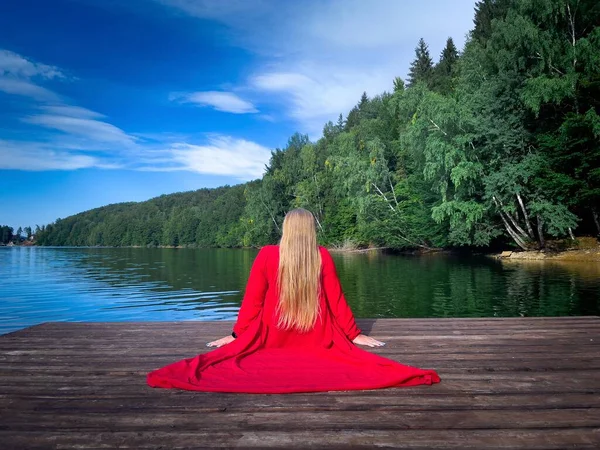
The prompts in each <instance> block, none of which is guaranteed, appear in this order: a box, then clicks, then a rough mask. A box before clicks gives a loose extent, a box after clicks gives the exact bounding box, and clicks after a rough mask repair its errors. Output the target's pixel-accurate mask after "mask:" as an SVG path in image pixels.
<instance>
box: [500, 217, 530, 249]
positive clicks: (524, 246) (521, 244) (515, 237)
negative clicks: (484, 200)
mask: <svg viewBox="0 0 600 450" xmlns="http://www.w3.org/2000/svg"><path fill="white" fill-rule="evenodd" d="M500 217H501V218H502V222H504V227H505V228H506V231H508V234H510V237H511V238H513V241H515V242H516V243H517V245H518V246H519V247H521V248H522V249H523V250H527V244H526V243H525V242H524V241H523V240H522V239H521V238H520V237H519V235H518V234H517V233H516V232H515V230H513V229H512V228H511V227H510V224H509V223H508V222H507V220H506V219H505V218H504V213H503V212H502V211H500Z"/></svg>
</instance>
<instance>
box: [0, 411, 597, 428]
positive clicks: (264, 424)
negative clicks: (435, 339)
mask: <svg viewBox="0 0 600 450" xmlns="http://www.w3.org/2000/svg"><path fill="white" fill-rule="evenodd" d="M116 411H117V412H118V413H117V414H114V412H115V408H114V406H113V407H110V408H105V409H98V410H97V411H93V412H91V411H87V412H86V414H81V413H80V412H79V411H78V410H77V408H73V409H63V410H52V411H51V414H40V411H23V410H14V411H11V412H10V414H3V415H2V416H1V417H2V421H1V422H0V430H6V431H19V430H20V431H27V430H30V429H31V428H32V426H31V424H32V422H35V429H36V430H38V431H42V430H48V431H52V430H55V429H57V428H60V429H63V430H65V431H66V430H73V429H79V430H88V431H91V430H96V431H101V430H106V429H115V430H120V431H135V430H138V431H142V432H143V431H169V430H171V431H173V432H178V431H209V430H215V429H219V428H227V429H228V430H230V431H270V432H274V431H281V430H286V431H292V432H299V431H303V430H306V429H310V430H314V431H315V432H331V431H335V430H340V429H352V430H454V429H460V430H480V429H486V430H492V429H503V428H513V429H518V428H536V429H542V428H550V429H551V428H594V427H597V426H598V424H600V409H595V408H580V409H560V410H553V409H543V410H528V411H519V410H508V411H507V410H479V411H472V410H454V411H403V412H402V414H398V413H397V412H396V411H377V419H376V420H370V418H369V416H370V415H371V412H370V411H369V410H368V409H367V410H364V411H333V412H331V411H319V413H318V414H314V412H315V411H310V410H309V411H304V412H300V411H295V412H283V411H269V412H263V411H253V412H241V411H236V412H233V413H232V412H229V411H220V412H215V413H213V414H198V413H197V412H196V410H195V408H194V407H191V408H186V409H183V410H179V411H173V410H151V409H144V410H140V409H130V408H129V407H128V405H121V406H120V407H119V408H118V410H116ZM41 412H42V413H43V412H44V411H43V410H42V411H41Z"/></svg>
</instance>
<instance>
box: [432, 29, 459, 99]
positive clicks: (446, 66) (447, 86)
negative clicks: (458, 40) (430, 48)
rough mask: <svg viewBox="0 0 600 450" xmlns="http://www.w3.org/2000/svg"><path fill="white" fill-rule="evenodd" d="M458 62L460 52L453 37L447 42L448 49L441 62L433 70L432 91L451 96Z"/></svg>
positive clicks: (443, 53)
mask: <svg viewBox="0 0 600 450" xmlns="http://www.w3.org/2000/svg"><path fill="white" fill-rule="evenodd" d="M457 62H458V50H457V49H456V46H455V45H454V41H453V40H452V38H451V37H449V38H448V40H447V41H446V47H445V48H444V50H443V51H442V54H441V55H440V61H439V62H438V63H437V65H436V66H435V68H434V69H433V77H432V83H431V84H432V89H433V90H435V91H437V92H439V93H440V94H449V93H450V92H451V91H452V90H453V82H452V80H453V78H454V76H455V72H456V63H457Z"/></svg>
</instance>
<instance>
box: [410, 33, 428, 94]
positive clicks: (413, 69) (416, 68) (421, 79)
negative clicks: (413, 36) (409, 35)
mask: <svg viewBox="0 0 600 450" xmlns="http://www.w3.org/2000/svg"><path fill="white" fill-rule="evenodd" d="M415 56H416V57H415V60H414V61H413V62H412V63H411V65H410V69H409V71H408V86H409V87H411V86H414V85H415V84H417V83H425V84H426V85H429V84H430V83H431V81H432V78H433V60H432V59H431V56H429V48H428V47H427V44H426V43H425V40H424V39H423V38H421V39H419V43H418V45H417V47H416V48H415Z"/></svg>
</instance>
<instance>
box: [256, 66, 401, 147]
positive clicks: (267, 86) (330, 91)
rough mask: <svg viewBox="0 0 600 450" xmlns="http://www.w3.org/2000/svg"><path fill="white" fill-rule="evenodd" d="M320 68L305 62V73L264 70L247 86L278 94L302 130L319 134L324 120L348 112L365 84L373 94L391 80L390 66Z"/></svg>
mask: <svg viewBox="0 0 600 450" xmlns="http://www.w3.org/2000/svg"><path fill="white" fill-rule="evenodd" d="M322 68H323V71H322V72H319V71H318V70H312V69H311V68H310V66H307V65H305V66H304V67H303V68H302V69H303V70H304V73H290V72H266V73H262V74H260V75H256V76H254V77H253V78H252V79H251V80H250V86H251V87H253V88H255V89H257V90H259V91H262V92H263V93H265V94H266V93H271V94H278V95H281V96H282V98H283V101H285V105H284V107H285V108H286V110H287V114H288V115H290V116H291V117H293V118H294V119H296V120H297V121H298V122H299V123H302V124H303V125H304V127H305V129H304V131H305V132H308V133H309V134H311V136H313V135H316V136H318V135H319V134H320V133H321V131H322V130H323V125H324V124H325V122H327V121H328V120H335V119H336V118H337V116H338V115H339V114H340V113H343V114H347V112H348V111H350V109H352V107H353V106H354V105H356V103H357V102H358V100H359V99H360V96H361V95H362V93H363V92H365V86H370V87H371V90H370V91H368V92H367V93H368V94H369V95H370V96H373V95H376V94H379V93H381V92H383V91H384V90H389V88H390V87H391V86H390V85H391V83H392V81H391V80H392V78H390V70H380V71H378V72H374V73H369V72H368V71H364V72H357V71H353V70H351V69H343V68H341V67H335V68H329V67H327V66H322ZM333 70H335V71H336V72H337V73H335V75H332V71H333ZM308 74H310V75H308Z"/></svg>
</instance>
